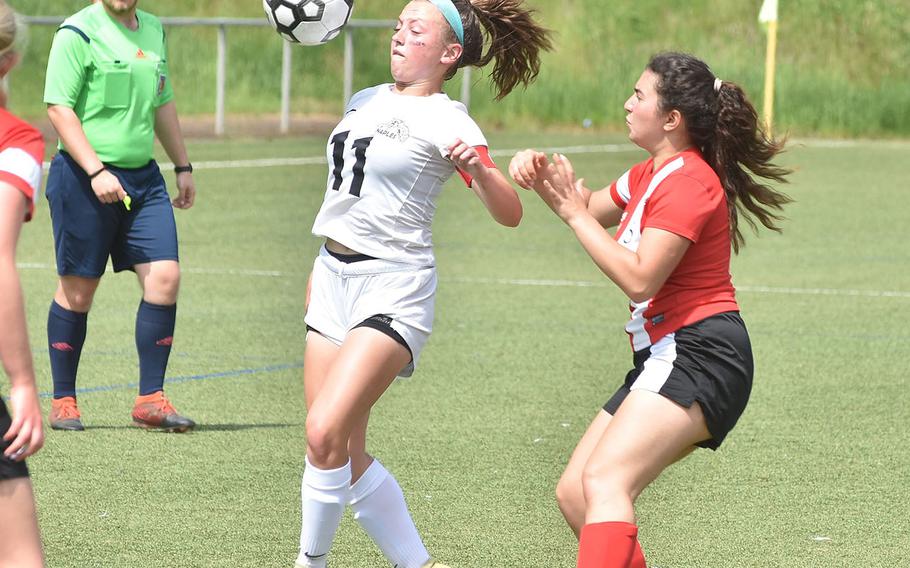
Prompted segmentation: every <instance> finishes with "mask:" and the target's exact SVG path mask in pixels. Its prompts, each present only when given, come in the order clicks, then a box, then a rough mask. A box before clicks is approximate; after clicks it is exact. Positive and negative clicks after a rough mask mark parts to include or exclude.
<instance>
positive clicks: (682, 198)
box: [642, 174, 724, 243]
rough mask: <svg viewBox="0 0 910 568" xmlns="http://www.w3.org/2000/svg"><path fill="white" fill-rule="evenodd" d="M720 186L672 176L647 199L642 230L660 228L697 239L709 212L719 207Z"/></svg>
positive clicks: (693, 240)
mask: <svg viewBox="0 0 910 568" xmlns="http://www.w3.org/2000/svg"><path fill="white" fill-rule="evenodd" d="M723 198H724V193H723V190H722V189H721V188H720V187H716V188H711V187H706V186H705V185H704V184H702V182H700V181H698V180H696V179H694V178H692V177H689V176H687V175H685V174H675V175H671V176H670V177H668V178H667V179H665V180H664V181H663V182H662V183H661V184H660V187H658V188H657V190H655V192H654V194H653V195H652V196H651V198H650V199H649V200H648V204H647V206H646V207H647V208H646V211H645V218H644V222H643V227H642V229H645V228H647V227H652V228H654V229H663V230H665V231H669V232H671V233H674V234H677V235H679V236H681V237H684V238H686V239H688V240H690V241H692V242H693V243H695V242H698V238H699V237H700V236H701V232H702V229H704V227H705V224H706V223H707V221H708V219H710V217H711V215H712V214H713V213H714V212H715V211H716V210H717V208H718V207H722V206H723V203H724V199H723Z"/></svg>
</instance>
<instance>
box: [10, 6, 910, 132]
mask: <svg viewBox="0 0 910 568" xmlns="http://www.w3.org/2000/svg"><path fill="white" fill-rule="evenodd" d="M10 3H11V4H12V5H13V6H14V7H15V8H16V9H17V10H18V11H19V12H21V13H23V14H26V15H60V16H65V15H69V14H71V13H73V12H75V11H77V10H79V9H80V8H82V7H84V6H85V5H86V3H87V2H86V1H85V0H10ZM528 4H529V5H530V6H532V7H534V8H536V9H537V10H538V12H539V15H540V20H541V21H542V22H543V23H544V25H546V26H547V27H549V28H550V29H552V30H554V32H555V35H554V40H555V42H554V43H555V46H556V49H555V50H554V52H553V53H549V54H547V55H546V56H545V58H544V64H543V68H542V70H541V74H540V77H539V79H538V81H537V82H536V83H534V84H533V85H532V86H531V87H530V88H528V89H527V90H526V91H524V92H516V93H513V94H512V95H511V96H510V97H508V98H507V99H505V100H504V101H503V102H501V103H496V104H494V103H493V102H492V93H491V91H490V88H489V84H488V82H487V81H486V80H485V79H484V78H483V76H482V74H475V75H474V78H475V80H474V86H473V88H472V114H473V115H474V116H475V118H477V119H478V121H479V122H481V123H482V124H485V125H486V126H487V127H490V126H493V125H499V126H506V125H508V126H512V127H514V126H515V125H516V124H521V125H525V126H529V127H539V126H553V125H556V126H566V125H581V124H582V122H583V121H584V120H585V119H589V120H590V121H591V124H592V125H593V126H594V127H595V128H603V129H619V128H621V127H622V125H623V117H624V112H623V110H622V103H623V101H624V100H625V99H626V97H627V96H628V93H629V92H630V89H631V86H632V84H633V83H634V81H635V79H636V78H637V77H638V74H639V73H640V72H641V70H642V68H643V67H644V65H645V63H646V62H647V60H648V57H649V56H650V55H651V54H653V53H656V52H658V51H663V50H671V49H672V50H682V51H688V52H691V53H694V54H695V55H697V56H699V57H701V58H703V59H704V60H706V61H707V62H708V63H709V64H710V65H711V66H712V69H713V70H714V71H715V73H716V74H717V75H718V76H720V77H722V78H723V79H725V80H730V81H734V82H736V83H739V84H741V85H742V86H743V87H744V88H745V89H746V91H747V92H748V93H749V94H750V96H751V98H752V100H753V102H754V103H755V104H756V106H757V107H758V108H759V111H760V110H761V108H760V106H761V100H762V89H763V82H764V56H765V34H764V32H763V31H762V29H761V27H760V26H759V24H758V21H757V16H758V11H759V8H760V6H761V0H740V1H737V2H712V1H709V0H671V1H666V0H638V1H636V2H630V1H625V2H608V1H606V0H554V1H548V2H543V1H540V0H528ZM403 5H404V2H403V1H401V0H396V1H392V0H383V1H381V2H376V1H365V0H360V1H359V2H358V3H357V4H356V6H355V11H354V16H355V17H356V18H371V19H372V18H378V19H394V18H396V17H397V15H398V13H399V12H400V10H401V7H402V6H403ZM140 8H142V9H144V10H147V11H150V12H152V13H154V14H156V15H159V16H196V17H216V16H221V17H254V18H258V17H264V16H263V14H262V9H261V6H260V3H259V2H258V1H256V0H198V1H195V2H185V1H182V0H142V2H140ZM52 33H53V30H52V28H49V27H43V26H32V28H31V30H30V35H31V41H30V43H29V47H28V52H27V57H26V58H25V62H24V66H23V67H22V68H21V69H19V70H18V71H17V72H15V73H14V75H13V77H12V84H13V97H12V101H11V107H12V109H13V110H14V111H15V112H18V113H20V114H23V115H24V116H26V117H30V118H43V104H42V102H41V100H42V91H43V83H44V69H45V66H46V63H47V52H48V49H49V46H50V41H51V38H52ZM390 33H391V30H385V29H379V30H376V29H368V30H358V31H357V33H356V35H355V40H354V41H355V53H356V58H355V69H356V70H355V75H354V88H355V89H359V88H363V87H367V86H370V85H373V84H376V83H380V82H385V81H388V80H390V78H389V72H388V57H387V55H386V54H387V46H388V41H389V35H390ZM169 37H170V47H171V54H170V58H171V61H172V63H171V70H172V72H173V75H174V84H175V87H176V89H177V93H178V97H179V98H178V106H179V108H180V110H181V112H182V113H183V114H184V115H197V114H202V115H204V114H212V113H213V112H214V107H215V88H214V86H215V52H216V32H215V30H214V29H213V28H198V27H194V28H173V29H171V30H169ZM294 55H295V57H294V64H293V65H294V67H293V69H294V79H293V86H292V92H293V101H292V109H293V112H294V113H296V114H300V115H309V114H320V113H327V114H338V113H339V112H340V110H341V107H342V100H341V99H342V91H343V86H342V72H341V69H342V65H343V42H342V41H340V40H337V41H334V42H332V43H330V44H329V45H326V46H323V47H316V48H300V49H296V50H295V52H294ZM228 57H229V63H230V64H229V80H228V93H227V109H228V112H229V113H234V114H259V113H271V114H274V113H277V112H278V109H279V105H280V73H281V64H280V61H281V40H280V39H279V38H278V36H277V35H276V34H274V33H273V32H272V31H271V30H269V29H267V28H252V29H247V28H233V29H230V30H229V33H228ZM459 89H460V76H459V77H457V78H455V79H454V80H453V81H451V82H450V89H449V90H450V93H451V94H453V96H457V95H458V93H459V92H460V91H459ZM775 123H776V126H777V128H778V130H786V131H789V132H791V133H794V134H799V135H825V136H837V137H855V136H866V137H899V136H906V135H908V134H910V2H907V1H906V0H782V1H781V2H780V30H779V38H778V77H777V106H776V109H775Z"/></svg>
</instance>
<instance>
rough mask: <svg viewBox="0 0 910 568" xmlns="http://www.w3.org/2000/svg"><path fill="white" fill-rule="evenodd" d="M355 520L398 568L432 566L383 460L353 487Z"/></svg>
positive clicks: (352, 506) (399, 491)
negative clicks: (383, 464)
mask: <svg viewBox="0 0 910 568" xmlns="http://www.w3.org/2000/svg"><path fill="white" fill-rule="evenodd" d="M351 509H352V510H353V511H354V519H355V520H356V521H357V522H358V523H360V526H361V527H363V530H365V531H366V532H367V534H368V535H370V538H372V539H373V541H374V542H375V543H376V544H377V545H379V549H380V550H382V553H383V554H384V555H385V557H386V559H388V561H389V562H390V563H391V564H392V566H397V567H398V568H421V567H422V566H423V565H424V564H426V563H427V562H429V560H430V554H429V553H428V552H427V549H426V547H425V546H424V545H423V541H422V540H420V535H419V534H417V527H415V526H414V521H412V520H411V514H410V513H409V512H408V506H407V505H406V504H405V502H404V494H403V493H402V492H401V487H399V486H398V482H397V481H395V478H394V477H393V476H392V474H391V473H389V472H388V471H386V469H385V468H384V467H382V464H381V463H379V460H376V459H374V460H373V463H372V464H370V467H368V468H367V470H366V471H365V472H364V474H363V476H362V477H361V478H360V479H358V480H357V483H355V484H354V485H352V486H351Z"/></svg>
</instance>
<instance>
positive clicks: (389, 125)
mask: <svg viewBox="0 0 910 568" xmlns="http://www.w3.org/2000/svg"><path fill="white" fill-rule="evenodd" d="M376 132H377V133H379V134H382V135H383V136H386V137H388V138H391V139H392V140H398V141H399V142H404V141H405V140H407V139H408V138H410V137H411V131H410V129H409V128H408V125H407V124H405V123H404V121H403V120H401V119H400V118H393V119H392V120H390V121H388V122H384V123H382V124H380V125H379V126H377V127H376Z"/></svg>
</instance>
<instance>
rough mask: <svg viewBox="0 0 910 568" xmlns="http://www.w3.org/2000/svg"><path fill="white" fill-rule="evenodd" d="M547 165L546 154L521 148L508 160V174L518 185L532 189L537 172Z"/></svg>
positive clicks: (536, 178) (536, 179)
mask: <svg viewBox="0 0 910 568" xmlns="http://www.w3.org/2000/svg"><path fill="white" fill-rule="evenodd" d="M546 166H547V155H546V154H544V153H543V152H538V151H537V150H531V149H528V150H522V151H520V152H518V153H517V154H515V156H513V157H512V161H511V162H509V175H510V176H512V179H513V180H515V183H517V184H518V186H519V187H522V188H524V189H534V184H535V183H537V182H538V179H539V178H540V175H539V172H540V171H541V170H542V169H543V168H545V167H546Z"/></svg>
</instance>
